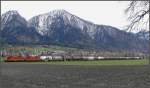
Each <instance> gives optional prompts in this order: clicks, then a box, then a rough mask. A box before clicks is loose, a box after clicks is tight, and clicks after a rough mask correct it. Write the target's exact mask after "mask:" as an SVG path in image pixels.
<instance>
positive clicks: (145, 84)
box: [0, 62, 150, 88]
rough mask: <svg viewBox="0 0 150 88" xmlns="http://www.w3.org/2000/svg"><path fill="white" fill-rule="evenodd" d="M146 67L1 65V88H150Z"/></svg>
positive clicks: (149, 75) (148, 72)
mask: <svg viewBox="0 0 150 88" xmlns="http://www.w3.org/2000/svg"><path fill="white" fill-rule="evenodd" d="M148 69H149V67H148V66H146V65H140V66H138V65H134V66H133V65H132V66H131V65H130V66H98V65H60V64H41V63H36V64H33V63H30V64H26V63H24V62H23V63H16V62H15V63H12V62H10V63H1V70H0V71H1V77H0V81H1V82H0V83H1V84H0V88H149V86H150V71H149V70H148Z"/></svg>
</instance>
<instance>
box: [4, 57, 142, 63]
mask: <svg viewBox="0 0 150 88" xmlns="http://www.w3.org/2000/svg"><path fill="white" fill-rule="evenodd" d="M137 59H142V57H100V56H97V57H94V56H84V57H83V56H82V57H77V56H74V57H73V56H70V57H65V56H26V57H23V56H9V57H7V58H5V60H4V61H6V62H10V61H15V62H16V61H35V62H36V61H64V60H67V61H71V60H72V61H73V60H137Z"/></svg>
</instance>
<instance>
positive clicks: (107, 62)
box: [9, 59, 149, 65]
mask: <svg viewBox="0 0 150 88" xmlns="http://www.w3.org/2000/svg"><path fill="white" fill-rule="evenodd" d="M9 63H11V62H9ZM12 63H26V64H51V65H148V63H149V61H148V59H143V60H99V61H49V62H12Z"/></svg>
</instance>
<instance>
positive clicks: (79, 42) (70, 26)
mask: <svg viewBox="0 0 150 88" xmlns="http://www.w3.org/2000/svg"><path fill="white" fill-rule="evenodd" d="M14 12H15V13H14V14H16V11H14ZM7 14H8V13H7V12H6V13H5V14H3V15H2V16H1V17H2V20H1V22H2V27H1V31H0V33H1V35H2V36H0V37H2V38H5V39H6V40H7V41H11V39H9V38H8V35H9V34H11V37H14V36H16V37H15V38H17V37H18V38H21V37H22V35H24V38H23V39H21V41H20V40H17V41H14V42H18V41H19V42H22V40H23V41H24V43H26V42H28V43H32V42H33V41H34V43H37V44H57V45H65V46H70V47H81V48H83V47H86V48H90V47H94V48H99V49H112V50H113V49H118V50H120V49H127V50H133V51H134V50H135V51H136V50H142V51H145V49H147V48H148V44H147V41H146V40H145V39H140V38H137V36H136V35H135V34H133V33H129V32H125V31H123V30H120V29H118V28H116V27H112V26H109V25H98V24H94V23H92V22H89V21H86V20H83V19H82V18H80V17H77V16H75V15H73V14H71V13H69V12H67V11H66V10H54V11H51V12H48V13H45V14H40V15H37V16H34V17H32V18H31V19H30V20H28V21H26V20H25V21H24V24H21V23H23V21H22V20H23V19H24V18H23V17H21V16H20V15H17V16H16V17H14V19H11V21H14V22H8V20H7V19H6V20H3V19H4V18H5V16H4V15H7ZM10 16H11V15H10ZM12 17H13V16H12ZM16 19H17V20H16ZM18 19H20V20H18ZM6 23H7V24H6ZM14 23H16V24H17V25H12V24H14ZM18 27H20V28H18ZM17 28H18V30H20V32H21V34H20V35H18V32H16V30H17ZM4 29H5V31H4ZM11 29H13V30H11ZM8 30H11V31H10V32H8ZM14 32H16V33H14ZM20 32H19V33H20ZM12 33H14V34H12ZM24 39H25V40H24ZM29 40H30V41H29ZM35 40H36V41H35ZM143 42H144V44H143Z"/></svg>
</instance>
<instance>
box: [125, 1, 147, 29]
mask: <svg viewBox="0 0 150 88" xmlns="http://www.w3.org/2000/svg"><path fill="white" fill-rule="evenodd" d="M125 13H126V14H127V16H128V20H129V21H130V24H129V25H128V26H127V30H128V31H132V30H136V31H142V30H147V29H149V13H150V10H149V1H130V3H129V5H128V7H127V9H126V10H125Z"/></svg>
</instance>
